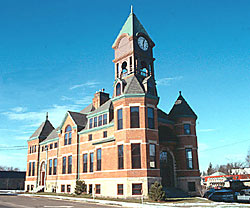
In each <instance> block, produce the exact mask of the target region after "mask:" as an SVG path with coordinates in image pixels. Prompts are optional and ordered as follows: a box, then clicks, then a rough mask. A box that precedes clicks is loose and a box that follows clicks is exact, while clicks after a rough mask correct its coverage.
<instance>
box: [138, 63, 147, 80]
mask: <svg viewBox="0 0 250 208" xmlns="http://www.w3.org/2000/svg"><path fill="white" fill-rule="evenodd" d="M147 72H148V70H147V64H146V63H145V62H144V61H142V62H141V69H140V74H141V75H142V76H144V77H146V76H147Z"/></svg>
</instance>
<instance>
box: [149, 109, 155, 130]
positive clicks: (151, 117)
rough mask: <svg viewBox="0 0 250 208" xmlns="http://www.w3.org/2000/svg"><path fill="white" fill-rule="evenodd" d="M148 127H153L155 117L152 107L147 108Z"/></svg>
mask: <svg viewBox="0 0 250 208" xmlns="http://www.w3.org/2000/svg"><path fill="white" fill-rule="evenodd" d="M148 128H150V129H154V128H155V117H154V109H153V108H148Z"/></svg>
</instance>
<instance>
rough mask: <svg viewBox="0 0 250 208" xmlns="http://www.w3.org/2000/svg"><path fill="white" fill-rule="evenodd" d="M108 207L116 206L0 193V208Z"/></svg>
mask: <svg viewBox="0 0 250 208" xmlns="http://www.w3.org/2000/svg"><path fill="white" fill-rule="evenodd" d="M40 207H43V208H76V207H77V208H89V207H91V208H92V207H93V208H110V207H117V206H107V205H97V204H93V203H86V202H71V201H67V200H60V199H49V198H40V197H27V196H11V195H0V208H40Z"/></svg>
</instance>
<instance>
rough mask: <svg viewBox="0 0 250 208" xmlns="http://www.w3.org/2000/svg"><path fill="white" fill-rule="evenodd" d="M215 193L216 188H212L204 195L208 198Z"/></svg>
mask: <svg viewBox="0 0 250 208" xmlns="http://www.w3.org/2000/svg"><path fill="white" fill-rule="evenodd" d="M214 192H215V189H214V188H211V189H209V190H208V191H207V192H206V193H205V194H204V195H203V197H204V198H208V197H209V196H210V195H211V194H212V193H214Z"/></svg>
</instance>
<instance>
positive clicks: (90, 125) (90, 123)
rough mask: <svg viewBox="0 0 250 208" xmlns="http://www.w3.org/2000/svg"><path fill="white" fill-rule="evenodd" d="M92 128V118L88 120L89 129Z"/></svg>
mask: <svg viewBox="0 0 250 208" xmlns="http://www.w3.org/2000/svg"><path fill="white" fill-rule="evenodd" d="M92 128H93V118H91V119H89V129H92Z"/></svg>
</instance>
